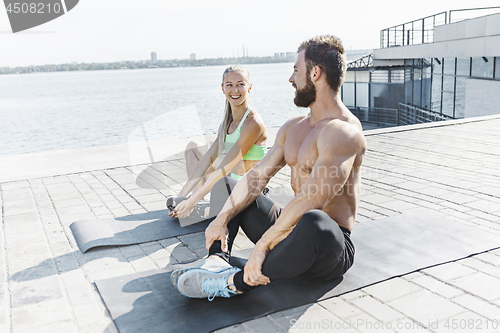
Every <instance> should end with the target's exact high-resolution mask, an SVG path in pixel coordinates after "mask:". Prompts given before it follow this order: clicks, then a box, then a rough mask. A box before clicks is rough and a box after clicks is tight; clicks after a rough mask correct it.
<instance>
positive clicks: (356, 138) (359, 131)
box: [318, 119, 366, 151]
mask: <svg viewBox="0 0 500 333" xmlns="http://www.w3.org/2000/svg"><path fill="white" fill-rule="evenodd" d="M356 120H357V119H356ZM318 144H326V145H328V146H337V147H343V148H345V149H349V150H351V149H354V150H362V151H364V150H365V149H366V140H365V136H364V134H363V128H362V127H361V123H360V122H359V121H355V120H354V121H353V120H352V119H328V120H326V121H325V123H324V125H323V127H322V128H321V131H320V133H319V137H318Z"/></svg>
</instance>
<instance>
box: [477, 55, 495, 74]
mask: <svg viewBox="0 0 500 333" xmlns="http://www.w3.org/2000/svg"><path fill="white" fill-rule="evenodd" d="M493 60H494V58H493V57H474V58H472V76H473V77H484V78H493Z"/></svg>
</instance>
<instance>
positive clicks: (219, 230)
mask: <svg viewBox="0 0 500 333" xmlns="http://www.w3.org/2000/svg"><path fill="white" fill-rule="evenodd" d="M217 222H218V221H217V218H216V219H215V220H213V221H212V223H210V224H209V225H208V227H207V228H206V229H205V245H206V248H207V251H208V250H210V247H211V246H212V244H213V242H215V241H217V240H220V241H221V244H222V251H223V252H227V237H228V235H229V230H228V229H227V226H225V225H221V224H220V223H217Z"/></svg>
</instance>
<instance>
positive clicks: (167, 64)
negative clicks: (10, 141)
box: [0, 49, 372, 75]
mask: <svg viewBox="0 0 500 333" xmlns="http://www.w3.org/2000/svg"><path fill="white" fill-rule="evenodd" d="M371 51H372V50H369V49H365V50H346V55H347V61H349V60H354V59H357V58H359V57H361V56H364V55H366V54H368V53H371ZM295 56H296V55H295V53H293V52H286V56H283V54H280V56H268V57H232V58H208V59H199V60H195V59H173V60H158V61H156V63H152V62H151V60H139V61H116V62H103V63H95V62H93V63H70V64H59V65H39V66H19V67H0V75H1V74H30V73H50V72H77V71H99V70H115V69H117V70H120V69H121V70H126V69H143V68H175V67H197V66H221V65H235V64H240V65H248V64H276V63H286V62H294V61H295Z"/></svg>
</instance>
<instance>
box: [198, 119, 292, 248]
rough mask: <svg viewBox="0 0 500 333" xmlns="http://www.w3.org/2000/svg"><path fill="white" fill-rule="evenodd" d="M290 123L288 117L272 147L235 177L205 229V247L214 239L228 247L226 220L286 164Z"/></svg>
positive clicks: (247, 202)
mask: <svg viewBox="0 0 500 333" xmlns="http://www.w3.org/2000/svg"><path fill="white" fill-rule="evenodd" d="M290 123H291V121H288V122H287V123H285V124H284V125H283V126H282V127H281V128H280V130H279V131H278V133H277V135H276V140H275V142H274V145H273V147H272V148H271V149H270V150H269V151H268V152H267V154H266V155H265V156H264V158H263V159H262V160H261V161H259V163H257V164H256V165H255V166H254V167H253V168H252V169H250V170H249V171H248V172H247V173H246V174H245V175H244V176H243V178H241V179H240V180H238V183H237V184H236V186H235V187H234V189H233V191H232V193H231V195H230V196H229V198H228V199H227V201H226V203H225V204H224V206H223V207H222V210H221V211H220V213H219V214H218V215H217V218H216V219H215V220H213V221H212V223H210V225H209V226H208V227H207V229H206V230H205V239H206V247H207V250H208V249H209V248H210V246H211V245H212V243H213V242H214V241H216V240H220V241H221V242H222V250H223V251H227V240H226V236H227V224H228V223H229V221H231V219H232V218H233V217H234V216H236V215H237V214H238V213H239V212H241V211H242V210H243V209H245V208H246V207H247V206H248V205H250V204H251V203H252V202H253V201H255V199H257V198H258V196H259V195H260V194H261V193H262V190H263V189H264V187H265V186H266V185H267V183H268V182H269V180H270V179H271V178H272V177H273V176H274V175H275V174H276V173H277V172H278V171H279V170H280V169H281V168H282V167H283V166H284V165H285V159H284V143H285V137H286V131H287V128H289V126H290Z"/></svg>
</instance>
